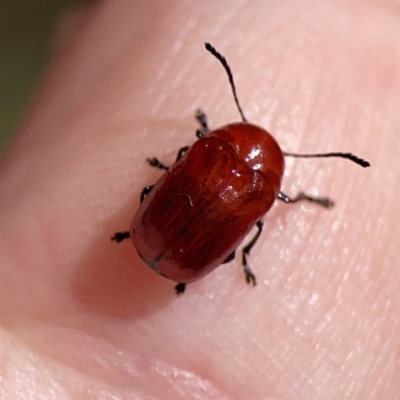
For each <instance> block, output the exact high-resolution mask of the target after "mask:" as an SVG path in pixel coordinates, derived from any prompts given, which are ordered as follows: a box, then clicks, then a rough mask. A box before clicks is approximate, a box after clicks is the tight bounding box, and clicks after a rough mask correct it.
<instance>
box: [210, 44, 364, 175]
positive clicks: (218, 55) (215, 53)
mask: <svg viewBox="0 0 400 400" xmlns="http://www.w3.org/2000/svg"><path fill="white" fill-rule="evenodd" d="M205 46H206V50H207V51H209V52H210V53H211V54H212V55H213V56H214V57H215V58H217V59H218V60H219V61H220V63H221V64H222V66H223V67H224V69H225V71H226V73H227V75H228V79H229V83H230V85H231V88H232V93H233V98H234V99H235V103H236V106H237V108H238V110H239V113H240V116H241V117H242V121H243V122H247V119H246V117H245V116H244V114H243V111H242V107H240V104H239V100H238V97H237V94H236V87H235V82H234V81H233V75H232V71H231V69H230V67H229V65H228V62H227V61H226V59H225V57H224V56H223V55H222V54H221V53H219V52H218V51H217V50H216V49H215V48H214V47H213V46H212V45H211V44H210V43H207V42H206V43H205ZM283 154H284V156H286V157H297V158H322V157H340V158H346V159H347V160H350V161H353V162H354V163H356V164H358V165H361V167H364V168H366V167H369V166H370V163H369V162H368V161H365V160H363V159H362V158H359V157H357V156H355V155H354V154H351V153H317V154H297V153H286V152H283Z"/></svg>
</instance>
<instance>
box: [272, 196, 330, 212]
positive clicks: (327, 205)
mask: <svg viewBox="0 0 400 400" xmlns="http://www.w3.org/2000/svg"><path fill="white" fill-rule="evenodd" d="M278 199H279V200H281V201H283V202H284V203H286V204H289V203H297V202H298V201H303V200H306V201H309V202H311V203H316V204H318V205H320V206H322V207H325V208H331V207H333V205H334V202H333V201H332V200H330V199H328V198H327V197H313V196H309V195H308V194H306V193H303V192H300V193H298V194H297V196H296V197H294V198H290V197H289V196H286V194H285V193H282V192H279V193H278Z"/></svg>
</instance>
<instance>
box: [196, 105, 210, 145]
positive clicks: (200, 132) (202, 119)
mask: <svg viewBox="0 0 400 400" xmlns="http://www.w3.org/2000/svg"><path fill="white" fill-rule="evenodd" d="M196 120H197V122H198V123H199V124H200V129H197V131H196V136H197V137H198V138H199V139H200V138H202V137H203V136H204V135H206V134H207V133H208V132H210V129H209V128H208V124H207V117H206V114H204V112H203V111H202V110H200V109H199V110H197V111H196Z"/></svg>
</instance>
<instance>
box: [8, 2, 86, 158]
mask: <svg viewBox="0 0 400 400" xmlns="http://www.w3.org/2000/svg"><path fill="white" fill-rule="evenodd" d="M83 2H84V1H83V0H11V1H6V0H1V1H0V152H2V151H3V149H4V145H5V144H6V143H7V141H8V140H9V138H10V137H11V135H12V134H13V131H14V129H15V127H16V125H17V122H18V120H19V118H20V117H21V114H22V113H23V110H24V109H25V106H26V104H27V102H28V100H29V98H30V96H31V93H32V91H33V90H34V88H35V84H36V82H37V81H38V79H39V78H40V77H41V74H42V71H43V69H44V68H45V66H46V63H47V61H48V60H49V57H50V48H51V42H52V35H53V32H54V30H55V26H56V23H57V21H58V20H59V18H60V17H61V15H62V14H63V12H65V11H66V10H67V9H68V8H70V7H74V6H77V5H79V4H81V3H83Z"/></svg>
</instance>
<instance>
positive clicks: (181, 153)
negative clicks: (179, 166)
mask: <svg viewBox="0 0 400 400" xmlns="http://www.w3.org/2000/svg"><path fill="white" fill-rule="evenodd" d="M188 150H189V146H185V147H182V148H180V149H179V151H178V154H177V155H176V160H175V162H177V161H179V160H180V159H181V158H182V157H183V156H184V154H185V153H186V152H187V151H188ZM146 161H147V162H148V163H149V164H150V165H151V166H152V167H155V168H158V169H163V170H165V171H168V170H169V169H170V167H167V166H166V165H164V164H163V163H162V162H161V161H160V160H159V159H158V158H155V157H153V158H146Z"/></svg>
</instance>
